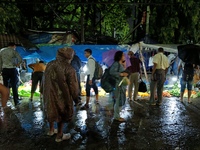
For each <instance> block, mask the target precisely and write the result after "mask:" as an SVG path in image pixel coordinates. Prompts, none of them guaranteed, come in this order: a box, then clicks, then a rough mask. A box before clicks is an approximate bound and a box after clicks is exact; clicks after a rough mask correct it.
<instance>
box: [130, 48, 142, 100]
mask: <svg viewBox="0 0 200 150" xmlns="http://www.w3.org/2000/svg"><path fill="white" fill-rule="evenodd" d="M128 55H129V57H130V62H131V66H129V67H128V68H127V70H128V71H129V72H130V73H131V74H130V76H129V80H130V84H129V86H128V99H129V100H130V101H132V100H137V95H138V88H139V78H140V76H141V73H140V64H141V61H140V59H139V58H137V57H135V56H134V54H133V52H132V51H129V52H128ZM133 84H134V95H133V99H132V91H133Z"/></svg>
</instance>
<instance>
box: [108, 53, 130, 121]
mask: <svg viewBox="0 0 200 150" xmlns="http://www.w3.org/2000/svg"><path fill="white" fill-rule="evenodd" d="M124 61H125V56H124V53H123V52H122V51H117V52H116V53H115V56H114V63H113V64H112V66H111V67H110V71H109V73H110V75H111V76H113V77H115V80H116V81H115V90H114V91H113V92H112V95H113V96H112V97H113V99H114V120H116V121H119V122H124V121H125V119H124V118H121V117H120V109H121V107H122V106H123V105H124V104H125V101H126V86H124V85H123V84H121V85H119V84H120V82H121V81H122V79H123V77H127V76H128V75H129V74H128V73H126V72H125V68H124V66H123V63H124Z"/></svg>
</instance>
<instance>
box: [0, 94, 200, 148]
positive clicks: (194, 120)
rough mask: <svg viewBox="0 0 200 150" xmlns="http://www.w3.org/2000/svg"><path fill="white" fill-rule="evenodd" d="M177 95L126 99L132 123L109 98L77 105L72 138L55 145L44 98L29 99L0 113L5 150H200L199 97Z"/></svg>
mask: <svg viewBox="0 0 200 150" xmlns="http://www.w3.org/2000/svg"><path fill="white" fill-rule="evenodd" d="M83 99H84V97H83ZM176 99H177V98H175V97H172V98H164V101H163V104H162V105H161V106H159V107H158V106H148V105H147V104H146V102H147V100H145V99H141V100H138V101H135V102H126V105H125V107H124V108H123V109H122V111H121V116H122V117H124V118H125V119H126V120H127V121H126V122H124V123H119V122H115V121H113V119H112V111H111V108H112V103H111V102H110V101H108V97H101V98H100V104H99V105H96V104H95V103H94V99H93V98H92V99H91V104H90V108H89V110H87V111H86V110H80V107H74V110H75V114H74V119H73V121H72V122H70V123H68V124H66V125H65V128H64V132H70V133H71V134H72V138H71V139H70V140H68V141H63V142H61V143H56V142H55V136H53V137H48V136H47V135H46V133H47V130H48V124H47V122H46V119H45V114H44V112H43V110H42V107H41V102H40V100H38V98H37V97H36V98H35V99H34V100H33V102H30V101H29V100H28V98H24V99H23V100H22V104H21V105H20V106H19V107H18V108H17V109H16V110H12V109H13V108H12V109H10V110H7V111H6V112H4V111H2V110H1V111H0V150H84V149H87V150H175V149H176V150H178V149H181V150H200V100H198V99H194V100H193V103H192V104H188V103H187V102H186V99H185V102H184V103H181V102H180V101H178V100H176ZM11 102H12V100H11ZM8 105H11V104H9V103H8ZM11 106H12V105H11Z"/></svg>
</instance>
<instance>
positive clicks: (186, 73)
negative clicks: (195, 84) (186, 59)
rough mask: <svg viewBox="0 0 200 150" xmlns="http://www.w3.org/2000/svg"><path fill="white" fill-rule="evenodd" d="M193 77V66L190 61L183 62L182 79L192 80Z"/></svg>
mask: <svg viewBox="0 0 200 150" xmlns="http://www.w3.org/2000/svg"><path fill="white" fill-rule="evenodd" d="M193 77H194V67H193V65H192V64H191V63H185V65H184V70H183V80H184V81H192V80H193Z"/></svg>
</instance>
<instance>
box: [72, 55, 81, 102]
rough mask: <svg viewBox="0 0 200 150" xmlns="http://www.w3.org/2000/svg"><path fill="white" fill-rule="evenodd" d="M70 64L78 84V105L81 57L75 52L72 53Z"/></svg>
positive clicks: (79, 99) (79, 98)
mask: <svg viewBox="0 0 200 150" xmlns="http://www.w3.org/2000/svg"><path fill="white" fill-rule="evenodd" d="M71 65H72V67H73V68H74V69H75V71H76V76H77V80H78V86H79V97H78V101H79V105H81V81H80V68H81V59H80V58H79V57H78V56H77V55H76V54H75V55H74V57H73V59H72V61H71Z"/></svg>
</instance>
